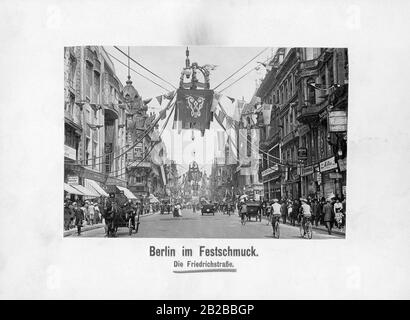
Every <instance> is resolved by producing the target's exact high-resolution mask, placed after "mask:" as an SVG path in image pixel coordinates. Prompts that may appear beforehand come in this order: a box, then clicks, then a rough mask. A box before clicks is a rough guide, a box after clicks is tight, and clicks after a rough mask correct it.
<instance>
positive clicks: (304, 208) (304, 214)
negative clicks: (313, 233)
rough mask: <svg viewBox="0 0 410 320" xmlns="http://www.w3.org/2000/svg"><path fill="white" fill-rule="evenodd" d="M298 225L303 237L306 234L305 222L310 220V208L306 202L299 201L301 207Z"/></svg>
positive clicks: (303, 200) (304, 200)
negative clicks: (300, 227) (301, 228)
mask: <svg viewBox="0 0 410 320" xmlns="http://www.w3.org/2000/svg"><path fill="white" fill-rule="evenodd" d="M300 219H301V221H300V223H301V224H302V227H303V236H305V234H306V228H305V226H306V221H308V220H311V219H312V208H311V206H310V205H309V203H308V200H306V199H301V206H300Z"/></svg>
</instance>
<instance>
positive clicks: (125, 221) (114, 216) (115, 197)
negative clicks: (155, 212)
mask: <svg viewBox="0 0 410 320" xmlns="http://www.w3.org/2000/svg"><path fill="white" fill-rule="evenodd" d="M139 211H140V209H139V208H137V206H136V205H135V203H133V202H130V201H129V199H128V198H127V197H125V196H124V194H123V193H110V196H109V198H108V199H107V200H106V202H105V204H104V213H103V216H104V218H105V223H106V227H107V236H108V237H115V236H116V234H117V231H118V228H123V227H125V228H128V230H129V231H128V232H129V235H131V234H132V231H133V230H135V232H138V227H139V224H140V222H139V213H140V212H139Z"/></svg>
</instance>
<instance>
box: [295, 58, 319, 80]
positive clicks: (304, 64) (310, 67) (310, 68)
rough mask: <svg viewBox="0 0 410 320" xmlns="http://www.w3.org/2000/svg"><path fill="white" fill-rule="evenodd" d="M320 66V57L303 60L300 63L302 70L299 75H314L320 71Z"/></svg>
mask: <svg viewBox="0 0 410 320" xmlns="http://www.w3.org/2000/svg"><path fill="white" fill-rule="evenodd" d="M318 67H319V60H318V59H313V60H306V61H301V62H300V65H299V70H300V74H299V75H300V77H309V76H314V75H316V74H317V72H318Z"/></svg>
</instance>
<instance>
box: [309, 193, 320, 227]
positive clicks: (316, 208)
mask: <svg viewBox="0 0 410 320" xmlns="http://www.w3.org/2000/svg"><path fill="white" fill-rule="evenodd" d="M311 207H312V223H314V224H315V226H316V227H317V225H318V223H319V220H320V215H321V211H320V205H319V201H318V200H317V199H316V198H313V200H312V205H311Z"/></svg>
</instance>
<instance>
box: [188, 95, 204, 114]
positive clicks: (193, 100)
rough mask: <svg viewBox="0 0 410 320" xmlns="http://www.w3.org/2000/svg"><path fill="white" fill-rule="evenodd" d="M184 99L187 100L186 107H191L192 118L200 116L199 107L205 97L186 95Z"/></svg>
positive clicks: (201, 105) (200, 107)
mask: <svg viewBox="0 0 410 320" xmlns="http://www.w3.org/2000/svg"><path fill="white" fill-rule="evenodd" d="M185 99H186V100H187V102H188V106H187V107H188V108H189V109H191V116H192V117H193V118H199V117H200V116H201V109H202V107H203V106H204V102H205V98H203V97H193V96H187V97H185Z"/></svg>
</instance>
